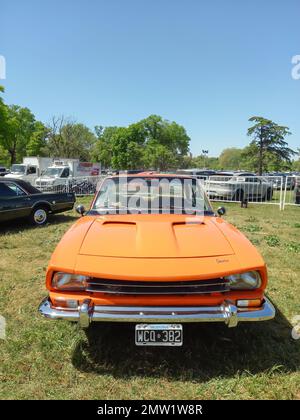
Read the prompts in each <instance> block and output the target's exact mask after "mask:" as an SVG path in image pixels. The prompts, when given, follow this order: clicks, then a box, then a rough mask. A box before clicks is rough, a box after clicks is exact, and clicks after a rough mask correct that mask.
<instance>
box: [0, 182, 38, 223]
mask: <svg viewBox="0 0 300 420" xmlns="http://www.w3.org/2000/svg"><path fill="white" fill-rule="evenodd" d="M30 212H31V198H30V196H29V195H28V194H27V193H26V192H25V191H24V190H23V189H22V188H20V187H19V186H18V185H17V184H15V183H14V182H9V181H7V182H1V183H0V222H4V221H7V220H13V219H17V218H22V217H27V216H29V215H30Z"/></svg>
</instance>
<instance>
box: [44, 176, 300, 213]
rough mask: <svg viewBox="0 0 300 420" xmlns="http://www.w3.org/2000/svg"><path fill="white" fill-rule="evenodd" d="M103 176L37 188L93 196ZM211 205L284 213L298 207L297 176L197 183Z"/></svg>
mask: <svg viewBox="0 0 300 420" xmlns="http://www.w3.org/2000/svg"><path fill="white" fill-rule="evenodd" d="M104 178H105V176H103V175H101V176H86V177H77V178H66V179H62V178H59V179H54V180H49V179H46V178H45V179H43V178H41V179H40V180H39V181H38V182H37V183H36V187H37V188H39V189H40V190H41V191H43V192H74V193H75V194H76V195H77V196H85V195H93V194H95V192H96V191H97V189H98V188H99V185H100V184H101V181H102V180H103V179H104ZM200 181H201V183H202V185H203V188H204V189H205V191H206V193H207V195H208V197H209V198H210V200H211V201H221V202H236V203H238V202H242V203H247V202H248V203H254V204H273V205H277V206H278V207H279V209H280V210H283V209H284V208H285V206H287V205H300V176H299V177H296V176H240V175H234V176H218V175H213V176H209V177H207V178H204V179H203V177H202V179H200Z"/></svg>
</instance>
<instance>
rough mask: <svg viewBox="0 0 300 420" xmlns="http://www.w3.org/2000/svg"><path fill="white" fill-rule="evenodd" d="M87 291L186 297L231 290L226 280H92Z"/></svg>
mask: <svg viewBox="0 0 300 420" xmlns="http://www.w3.org/2000/svg"><path fill="white" fill-rule="evenodd" d="M87 283H88V286H87V291H89V292H97V293H106V294H117V295H185V294H208V293H222V292H227V291H229V290H230V285H229V281H228V280H226V279H224V278H216V279H210V280H192V281H168V282H166V281H161V282H157V281H155V282H153V281H129V280H111V279H99V278H91V279H90V280H89V281H88V282H87Z"/></svg>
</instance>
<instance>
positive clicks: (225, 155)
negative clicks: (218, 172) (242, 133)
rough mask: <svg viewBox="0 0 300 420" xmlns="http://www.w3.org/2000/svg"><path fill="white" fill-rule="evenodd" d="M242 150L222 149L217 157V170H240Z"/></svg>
mask: <svg viewBox="0 0 300 420" xmlns="http://www.w3.org/2000/svg"><path fill="white" fill-rule="evenodd" d="M242 152H243V150H242V149H237V148H236V147H231V148H228V149H224V150H223V151H222V153H221V154H220V156H219V168H220V169H224V170H237V169H241V158H242Z"/></svg>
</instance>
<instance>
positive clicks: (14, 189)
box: [0, 182, 25, 197]
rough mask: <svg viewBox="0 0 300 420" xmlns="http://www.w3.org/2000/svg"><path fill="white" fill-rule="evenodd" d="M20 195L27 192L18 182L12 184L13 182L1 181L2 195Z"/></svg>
mask: <svg viewBox="0 0 300 420" xmlns="http://www.w3.org/2000/svg"><path fill="white" fill-rule="evenodd" d="M20 195H25V193H24V191H23V190H22V189H21V188H19V187H18V186H17V185H16V184H12V183H11V182H7V183H4V182H1V183H0V197H17V196H20Z"/></svg>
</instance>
